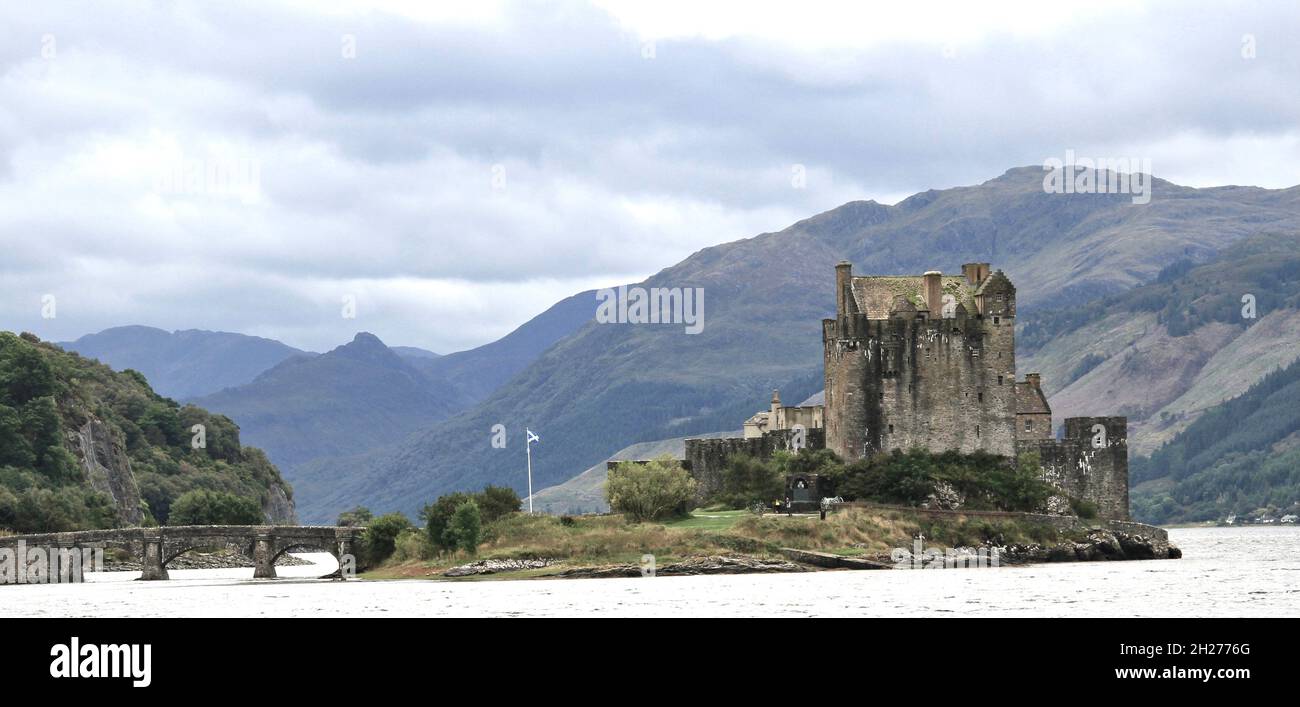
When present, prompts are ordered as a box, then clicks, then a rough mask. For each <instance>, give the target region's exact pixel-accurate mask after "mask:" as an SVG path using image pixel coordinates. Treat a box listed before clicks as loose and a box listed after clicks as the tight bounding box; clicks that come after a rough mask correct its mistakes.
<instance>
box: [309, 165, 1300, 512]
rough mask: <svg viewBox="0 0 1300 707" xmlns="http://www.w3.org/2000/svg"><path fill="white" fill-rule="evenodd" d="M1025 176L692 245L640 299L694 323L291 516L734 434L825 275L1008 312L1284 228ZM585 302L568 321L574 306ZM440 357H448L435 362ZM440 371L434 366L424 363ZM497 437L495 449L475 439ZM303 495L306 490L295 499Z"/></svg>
mask: <svg viewBox="0 0 1300 707" xmlns="http://www.w3.org/2000/svg"><path fill="white" fill-rule="evenodd" d="M1042 180H1043V172H1042V170H1041V169H1038V168H1019V169H1013V170H1009V171H1008V172H1007V173H1006V174H1004V175H1002V176H1001V177H998V178H996V179H993V180H990V181H989V182H986V183H984V184H981V185H978V186H972V187H961V188H955V189H947V190H942V191H929V192H925V193H923V194H918V195H916V196H913V197H911V198H909V199H907V200H905V201H903V202H901V203H900V204H898V205H896V206H882V205H880V204H877V203H874V202H851V203H848V204H845V205H843V206H841V207H839V208H836V209H833V210H831V211H828V212H825V213H823V214H819V215H817V216H814V217H812V218H809V219H807V220H804V221H801V222H799V223H796V224H794V225H792V226H790V227H789V228H786V229H784V230H782V231H780V232H777V233H766V234H762V235H759V236H756V237H753V238H748V239H744V240H740V241H735V242H731V243H726V244H723V245H719V246H714V247H711V248H706V249H704V250H701V251H699V252H697V253H695V254H694V255H692V256H690V257H689V258H687V259H686V260H684V261H682V262H681V263H679V264H677V265H675V266H672V267H670V268H667V269H665V270H663V271H661V272H659V273H658V274H656V275H654V276H653V277H651V278H649V279H648V280H647V281H646V282H645V283H643V284H644V285H645V286H658V287H691V288H695V287H699V288H703V290H704V291H705V295H706V297H705V327H704V330H703V332H701V333H699V334H696V335H690V334H686V333H685V332H684V330H683V329H684V327H683V326H681V325H631V324H597V323H595V322H594V321H592V320H591V318H592V316H593V315H594V312H595V307H596V304H597V302H596V301H595V298H594V297H592V296H590V295H584V296H580V297H578V298H577V299H576V301H575V302H574V303H573V304H574V307H575V314H577V315H582V316H585V317H586V318H587V323H585V324H583V325H582V326H581V327H580V328H578V329H577V330H576V331H574V332H573V333H572V334H570V335H568V336H565V337H563V338H562V339H560V340H559V341H558V342H557V343H555V345H554V346H552V347H551V348H549V349H547V350H546V351H545V352H544V353H542V354H541V355H540V356H539V357H538V358H537V359H536V360H535V361H534V362H532V363H531V364H530V365H528V367H527V368H525V369H524V370H522V371H521V372H520V373H519V374H518V375H516V376H515V377H513V378H512V379H510V380H509V382H508V383H506V384H505V385H504V386H502V387H500V388H498V389H497V390H496V391H495V392H494V393H493V394H492V395H490V396H489V397H487V398H486V399H485V400H483V401H482V402H481V403H480V404H478V405H477V406H475V407H474V408H472V409H469V410H466V411H464V412H462V413H460V414H457V415H455V416H454V417H452V418H449V419H447V420H444V421H442V422H440V423H438V424H436V425H432V426H430V427H429V428H428V429H424V430H421V431H420V432H419V433H417V434H413V435H412V436H411V437H410V438H408V439H404V440H402V441H401V442H400V443H398V444H395V445H392V446H391V447H389V448H386V449H383V450H381V451H379V452H376V453H373V454H369V455H366V456H365V457H364V458H350V459H347V460H336V461H324V462H322V463H318V464H313V465H312V467H311V468H310V469H307V470H304V475H303V480H302V482H301V483H299V482H298V480H297V479H295V482H296V483H298V488H299V490H300V493H299V496H298V503H299V510H300V513H302V514H304V516H306V517H313V518H315V519H325V518H330V517H332V516H333V514H335V513H337V512H338V511H340V510H342V509H345V508H349V507H351V506H353V505H356V504H364V505H368V506H370V507H371V508H372V509H374V510H376V511H387V510H402V511H406V512H408V513H412V514H414V512H415V511H416V510H417V509H418V508H419V507H420V505H422V504H423V503H426V502H428V501H430V500H432V499H433V498H435V497H436V496H438V495H439V494H442V493H445V492H447V491H452V490H462V489H475V488H479V487H481V486H482V485H483V484H485V483H497V484H509V485H511V486H513V487H515V488H516V489H523V488H524V485H525V478H524V467H523V463H522V456H523V455H522V454H520V453H519V452H520V449H519V446H518V445H520V444H522V429H523V427H524V426H525V425H527V426H529V427H531V428H532V429H533V430H534V431H536V432H538V433H539V434H540V435H541V436H542V442H541V443H540V444H538V445H535V446H534V448H533V451H534V454H533V472H534V483H535V485H536V486H543V487H544V486H548V485H554V484H558V483H560V482H563V481H565V480H566V479H568V478H571V477H572V476H574V475H576V474H579V473H580V472H582V471H583V470H584V469H587V468H589V467H590V466H591V465H593V464H595V463H597V462H599V461H601V460H603V459H605V458H607V457H608V456H609V455H610V454H611V453H613V452H615V451H616V450H618V449H622V448H623V447H626V446H628V445H629V444H632V443H635V442H638V441H644V440H656V439H668V438H673V437H681V436H686V435H690V434H696V433H701V432H708V431H712V430H717V429H728V428H731V427H734V426H735V425H736V424H738V422H739V421H741V420H743V419H744V418H745V417H747V416H748V415H749V414H751V413H753V412H754V410H757V409H760V408H761V407H763V406H764V404H765V403H766V401H767V399H768V396H769V395H770V394H771V391H772V389H773V388H780V389H781V391H782V394H783V395H785V396H788V399H791V400H801V399H803V398H804V397H806V396H809V395H812V394H813V393H815V392H817V391H818V390H819V389H820V388H821V379H822V358H821V355H822V352H821V323H820V320H821V319H822V318H823V317H825V316H828V315H830V314H832V313H833V305H834V303H833V289H834V288H833V276H834V274H833V268H834V264H835V263H836V262H837V261H839V260H841V259H844V258H848V259H850V260H851V261H852V262H853V263H854V266H855V271H856V272H858V273H863V274H865V273H879V274H902V273H918V272H923V271H925V270H929V269H940V270H943V271H946V272H958V271H959V268H960V265H961V263H963V262H971V261H987V262H990V263H993V264H994V267H997V268H1001V269H1003V270H1005V271H1006V273H1007V274H1008V275H1009V276H1010V277H1011V278H1012V280H1013V281H1014V282H1015V283H1016V285H1017V287H1018V288H1019V293H1020V297H1019V304H1020V307H1021V312H1022V314H1023V313H1026V312H1031V311H1033V310H1034V309H1035V308H1043V307H1047V306H1062V305H1064V306H1072V305H1075V304H1081V303H1083V302H1085V301H1087V300H1089V299H1091V298H1094V297H1097V296H1101V295H1105V294H1108V293H1114V292H1119V291H1122V290H1124V289H1127V288H1130V287H1132V286H1134V285H1136V284H1139V283H1142V282H1145V281H1149V280H1151V279H1154V278H1155V277H1156V275H1157V274H1158V273H1159V272H1160V270H1161V269H1162V268H1164V267H1165V266H1166V265H1168V264H1169V263H1172V262H1174V261H1177V260H1179V259H1187V260H1188V261H1190V262H1193V263H1198V262H1204V261H1207V260H1209V259H1210V258H1212V257H1213V256H1214V254H1215V253H1216V252H1218V251H1219V250H1220V249H1222V248H1224V247H1226V246H1228V245H1230V244H1232V243H1234V242H1237V241H1240V240H1241V239H1243V238H1246V237H1248V236H1251V235H1256V234H1261V233H1270V232H1295V231H1298V230H1300V188H1292V189H1287V190H1266V189H1255V188H1236V187H1233V188H1220V189H1191V188H1186V187H1180V186H1177V185H1173V184H1170V183H1169V182H1166V181H1163V180H1159V179H1156V180H1154V184H1153V195H1152V200H1151V203H1150V204H1147V205H1145V206H1142V205H1135V204H1133V203H1132V201H1131V197H1130V195H1127V194H1096V195H1091V194H1070V195H1066V194H1048V193H1045V192H1044V190H1043V186H1042ZM584 298H586V299H587V300H588V301H587V305H586V307H585V309H586V313H585V315H584V314H583V312H582V309H583V307H582V306H581V305H582V302H581V300H582V299H584ZM445 358H448V359H449V358H451V356H448V357H445ZM439 360H445V359H439ZM495 424H503V425H505V426H506V427H507V429H508V430H509V432H510V437H509V441H508V446H507V448H506V449H495V448H493V447H492V445H491V428H492V426H493V425H495ZM308 487H310V489H311V491H310V492H308V490H307V489H308Z"/></svg>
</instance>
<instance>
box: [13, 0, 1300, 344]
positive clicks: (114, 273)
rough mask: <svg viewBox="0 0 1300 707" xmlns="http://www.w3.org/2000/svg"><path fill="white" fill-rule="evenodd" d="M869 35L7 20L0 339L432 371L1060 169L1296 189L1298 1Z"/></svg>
mask: <svg viewBox="0 0 1300 707" xmlns="http://www.w3.org/2000/svg"><path fill="white" fill-rule="evenodd" d="M864 4H865V3H853V5H854V7H853V9H851V11H849V12H848V13H846V12H845V11H844V10H843V9H836V7H835V5H834V4H820V3H816V2H809V1H808V0H801V1H800V2H797V3H788V2H787V3H779V4H778V3H773V4H772V5H771V6H766V5H764V4H763V3H755V2H753V1H752V0H751V1H749V2H740V3H705V2H703V0H695V1H694V2H680V3H673V2H663V1H662V0H661V1H659V2H649V3H644V4H637V3H630V2H600V3H596V4H594V5H591V4H585V3H546V4H542V3H528V4H499V5H496V4H491V3H485V2H481V1H476V2H474V3H472V4H469V5H468V6H467V7H462V8H456V7H454V6H451V5H449V4H442V3H430V2H422V1H414V2H409V3H407V2H399V1H397V0H392V1H387V2H361V1H357V2H340V3H324V2H318V1H316V0H312V1H308V0H301V1H289V0H285V1H283V2H276V1H274V0H250V1H248V2H240V1H231V0H223V1H222V2H164V1H162V0H159V1H157V2H114V1H111V0H101V1H99V2H94V3H82V2H75V3H74V2H58V1H51V2H41V3H23V2H5V3H4V4H3V5H2V6H0V246H2V247H0V329H13V330H27V331H33V332H35V333H36V334H38V335H40V336H41V337H42V338H46V339H53V340H64V339H71V338H76V337H78V336H80V335H82V334H86V333H90V332H94V331H98V330H100V329H104V328H107V327H110V326H117V325H123V324H147V325H152V326H158V327H162V328H165V329H189V328H198V329H215V330H225V331H237V332H243V333H247V334H256V335H261V336H268V337H272V338H276V339H280V340H282V341H284V342H286V343H289V344H291V345H294V346H298V347H301V348H307V349H312V350H318V351H321V350H327V349H329V348H332V347H334V346H336V345H338V344H340V343H344V342H346V341H348V340H350V339H351V337H352V335H353V334H354V333H355V332H356V331H359V330H365V331H371V332H374V333H375V334H377V335H378V336H379V337H380V338H382V339H383V340H384V341H386V342H387V343H389V344H393V345H398V344H402V345H414V346H422V347H425V348H429V349H432V350H435V351H439V352H443V353H446V352H450V351H455V350H459V349H464V348H469V347H472V346H476V345H479V344H483V343H486V342H488V341H491V340H493V339H495V338H498V337H499V336H501V335H503V334H505V333H507V332H509V331H510V330H511V329H513V328H514V327H515V326H518V325H519V324H521V323H523V322H524V321H526V320H527V319H529V318H531V317H532V316H534V315H536V314H538V313H539V312H541V311H543V310H544V309H545V308H546V307H548V306H549V305H550V304H552V303H554V302H555V301H557V300H559V299H561V298H562V297H565V296H568V295H570V294H573V293H576V292H579V291H582V290H584V289H587V288H591V287H602V286H610V285H616V284H619V283H624V282H633V281H637V280H640V279H641V278H643V277H645V276H647V275H650V274H652V273H654V272H656V271H658V270H660V269H662V268H664V267H667V266H669V265H672V264H674V263H676V262H678V261H680V260H681V259H682V258H684V257H686V256H687V255H689V254H691V253H692V252H694V251H696V250H698V249H700V248H702V247H705V246H709V245H713V244H717V243H722V242H726V241H731V240H736V239H738V238H745V237H749V236H753V235H755V234H758V233H761V232H765V231H774V230H779V229H781V228H784V227H785V226H788V225H789V224H790V223H792V222H794V221H796V220H799V219H801V218H804V217H807V216H810V215H812V214H814V213H817V212H820V211H824V210H826V209H830V208H833V207H835V206H838V205H839V204H842V203H844V202H846V201H850V200H853V199H876V200H878V201H881V202H885V203H893V202H896V201H897V200H899V199H901V198H903V197H905V196H907V195H909V194H911V193H914V192H917V191H923V190H925V189H930V188H944V187H951V186H958V185H965V184H975V183H979V182H982V181H985V180H987V179H991V178H993V177H996V176H998V175H1000V174H1001V173H1003V172H1004V171H1006V170H1007V169H1008V168H1010V167H1013V166H1023V165H1041V164H1042V163H1043V162H1044V160H1046V159H1048V158H1051V157H1058V158H1064V155H1065V151H1066V150H1074V151H1075V152H1076V153H1077V154H1079V155H1081V156H1094V157H1133V158H1148V159H1150V160H1151V164H1152V168H1153V171H1154V172H1155V173H1156V174H1157V175H1158V176H1161V177H1164V178H1166V179H1170V180H1172V181H1175V182H1178V183H1182V184H1189V185H1194V186H1204V185H1220V184H1252V185H1259V186H1265V187H1286V186H1292V185H1295V184H1297V183H1300V177H1297V165H1300V4H1298V3H1295V2H1290V1H1289V0H1288V1H1282V2H1276V3H1264V2H1259V3H1256V2H1225V3H1221V4H1212V5H1211V4H1206V5H1199V4H1197V3H1192V2H1187V0H1177V1H1174V2H1167V3H1161V2H1152V3H1144V2H1135V1H1133V0H1125V1H1124V2H1097V1H1095V0H1094V1H1093V2H1089V3H1086V7H1078V8H1075V7H1065V6H1066V5H1080V4H1076V3H1050V2H1040V1H1034V2H1024V3H998V4H996V5H993V4H987V3H977V2H969V1H968V0H958V1H957V2H952V3H924V2H916V1H915V0H907V1H906V2H903V1H901V0H900V2H898V3H897V5H899V6H900V8H899V9H893V10H890V9H886V8H885V7H884V6H883V3H871V5H872V7H870V8H868V7H857V6H858V5H864ZM320 5H330V6H331V9H330V10H328V11H325V10H321V9H320V8H319V7H318V6H320ZM876 5H880V6H879V7H876ZM994 8H1002V9H1001V10H995V9H994ZM214 170H215V171H214ZM208 173H211V174H215V175H216V177H215V178H212V177H204V176H203V175H205V174H208ZM800 174H802V175H804V176H803V180H802V181H800V180H799V179H798V178H797V177H798V176H799V175H800ZM177 175H179V176H177ZM47 295H53V296H54V299H53V305H54V309H53V311H51V309H50V307H49V304H50V300H48V299H46V296H47ZM347 297H352V298H355V303H356V304H355V314H356V316H355V318H354V319H348V318H345V317H344V316H343V308H344V299H345V298H347ZM593 312H594V302H593ZM49 314H53V315H54V316H53V318H46V316H44V315H49Z"/></svg>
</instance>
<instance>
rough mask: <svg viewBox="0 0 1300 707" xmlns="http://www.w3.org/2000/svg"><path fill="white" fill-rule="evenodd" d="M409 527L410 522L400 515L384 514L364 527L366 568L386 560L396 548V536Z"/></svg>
mask: <svg viewBox="0 0 1300 707" xmlns="http://www.w3.org/2000/svg"><path fill="white" fill-rule="evenodd" d="M410 527H411V521H409V520H407V519H406V516H404V515H402V514H401V513H386V514H384V515H382V516H379V517H378V518H375V519H374V520H372V521H370V523H369V524H368V525H367V526H366V536H365V541H364V553H365V560H366V563H365V564H366V565H367V566H373V565H377V564H379V563H380V562H383V561H384V560H387V559H388V557H389V556H390V555H392V554H393V550H394V549H395V548H396V547H397V536H398V535H401V534H402V531H404V530H406V529H408V528H410Z"/></svg>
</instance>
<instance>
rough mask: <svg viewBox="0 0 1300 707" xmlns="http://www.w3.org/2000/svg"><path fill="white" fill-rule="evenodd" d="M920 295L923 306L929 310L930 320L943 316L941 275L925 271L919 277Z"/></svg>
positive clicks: (932, 271) (936, 272)
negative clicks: (923, 298) (923, 301)
mask: <svg viewBox="0 0 1300 707" xmlns="http://www.w3.org/2000/svg"><path fill="white" fill-rule="evenodd" d="M921 281H922V288H923V291H922V294H923V296H924V297H925V306H926V308H927V309H929V310H930V318H931V319H938V318H939V317H941V316H943V315H942V312H943V273H941V272H939V271H938V270H930V271H927V272H926V273H925V274H924V275H922V276H921Z"/></svg>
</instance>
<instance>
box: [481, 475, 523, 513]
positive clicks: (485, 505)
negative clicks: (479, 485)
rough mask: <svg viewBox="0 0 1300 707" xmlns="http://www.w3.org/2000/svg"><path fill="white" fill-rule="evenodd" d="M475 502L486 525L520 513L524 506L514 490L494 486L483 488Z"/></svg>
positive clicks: (489, 485)
mask: <svg viewBox="0 0 1300 707" xmlns="http://www.w3.org/2000/svg"><path fill="white" fill-rule="evenodd" d="M474 502H475V503H477V504H478V508H479V513H480V514H481V515H482V517H483V522H484V523H491V522H492V521H494V520H496V519H498V518H501V517H503V516H506V515H509V514H511V513H518V512H519V509H520V507H521V506H522V505H523V501H522V500H521V499H520V498H519V494H517V493H515V490H514V489H512V488H510V487H508V486H493V485H492V484H488V485H487V486H485V487H483V491H482V492H481V493H479V494H477V495H475V497H474Z"/></svg>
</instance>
